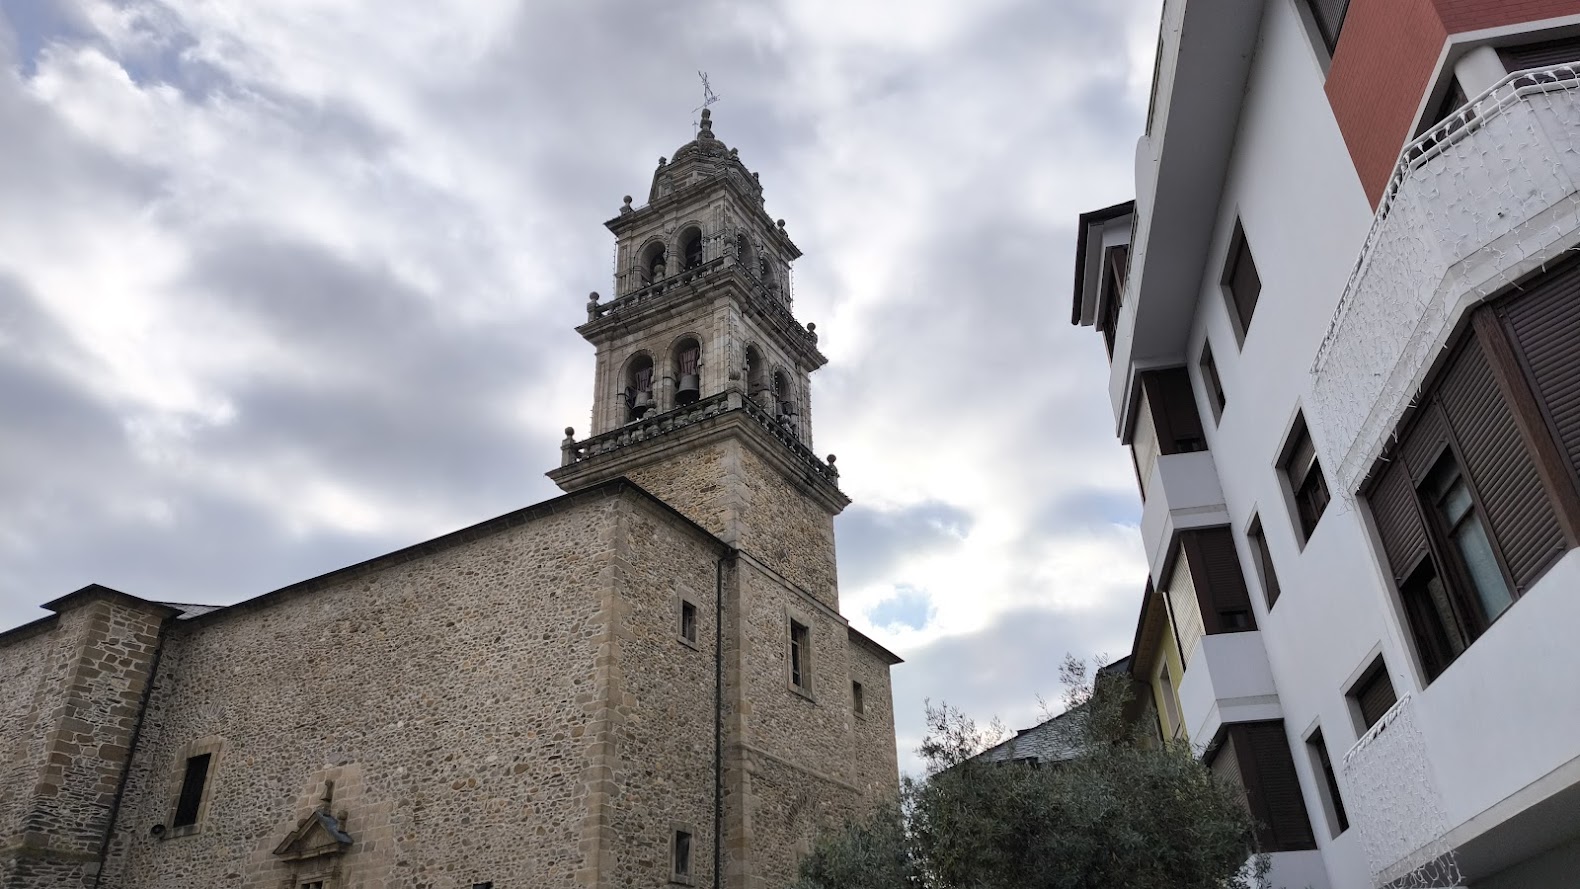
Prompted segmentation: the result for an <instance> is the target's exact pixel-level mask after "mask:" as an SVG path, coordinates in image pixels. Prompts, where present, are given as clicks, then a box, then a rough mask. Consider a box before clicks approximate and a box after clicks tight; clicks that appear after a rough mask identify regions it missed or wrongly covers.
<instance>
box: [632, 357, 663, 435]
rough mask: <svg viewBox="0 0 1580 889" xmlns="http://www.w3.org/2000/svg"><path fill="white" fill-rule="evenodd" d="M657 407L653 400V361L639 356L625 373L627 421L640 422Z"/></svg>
mask: <svg viewBox="0 0 1580 889" xmlns="http://www.w3.org/2000/svg"><path fill="white" fill-rule="evenodd" d="M656 405H657V402H656V401H655V400H654V398H653V359H652V358H651V357H650V356H648V355H638V356H636V357H635V358H633V359H631V363H630V364H628V365H627V366H626V371H625V421H626V422H627V423H630V422H632V421H634V420H640V419H642V417H643V416H644V415H646V414H647V413H648V412H649V411H651V410H653V408H654V407H655V406H656Z"/></svg>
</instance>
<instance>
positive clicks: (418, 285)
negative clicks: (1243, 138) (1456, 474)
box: [0, 0, 1159, 747]
mask: <svg viewBox="0 0 1580 889" xmlns="http://www.w3.org/2000/svg"><path fill="white" fill-rule="evenodd" d="M1158 6H1159V4H1158V3H1157V2H1155V0H1153V2H1149V3H1143V4H1135V5H1132V4H1091V3H1076V2H1054V3H1038V2H1030V0H990V2H984V3H977V4H960V3H944V2H937V0H922V2H916V0H913V2H907V3H904V4H901V3H899V2H898V0H883V2H877V3H869V4H850V3H834V2H831V0H793V2H791V0H784V2H770V0H762V2H745V3H732V4H725V5H721V4H718V3H715V2H709V0H681V2H679V3H671V4H667V5H663V6H657V5H650V4H636V5H630V4H623V5H614V4H598V3H580V4H575V3H573V4H544V3H537V4H531V3H524V2H518V0H468V2H457V3H453V4H450V5H448V6H447V7H446V14H445V15H443V16H435V15H433V14H432V6H431V4H429V3H422V2H417V0H384V2H379V3H376V4H355V3H343V4H314V3H311V2H307V3H293V4H271V3H246V4H214V3H208V2H198V0H161V2H154V0H127V2H113V3H112V2H108V0H82V2H79V3H73V4H12V5H9V6H6V7H5V11H4V12H0V131H3V132H4V133H6V157H7V163H6V164H0V201H3V202H4V205H5V206H6V208H7V212H6V213H5V214H0V405H3V407H4V409H5V420H6V423H7V435H5V436H3V437H0V458H3V459H0V501H3V502H4V503H5V504H6V506H7V508H6V510H5V511H4V512H3V513H0V625H3V624H14V623H20V622H22V621H24V620H29V619H31V618H33V617H35V616H37V615H39V614H40V613H41V612H38V611H37V604H38V603H40V602H43V601H47V600H48V599H51V598H54V597H56V596H58V595H61V594H62V593H65V592H67V591H69V590H71V589H74V588H76V587H78V586H80V585H82V584H83V583H85V582H88V581H98V582H102V583H105V584H107V585H110V586H115V587H120V588H125V589H126V590H127V591H128V592H132V593H136V594H140V595H145V596H150V597H153V598H163V599H174V600H195V601H205V602H218V603H224V602H232V601H236V600H238V599H241V598H245V597H248V596H251V595H255V594H257V593H259V592H261V591H264V590H268V589H271V588H274V587H277V586H281V585H284V584H286V583H290V582H292V581H295V580H299V579H302V578H303V577H306V576H311V575H313V574H317V573H321V572H323V571H327V570H331V569H333V568H336V567H339V566H342V565H345V564H350V563H352V562H355V561H358V560H360V559H363V558H367V557H369V556H372V555H375V554H377V553H379V552H383V551H387V550H390V549H394V548H397V547H399V546H403V545H406V544H409V543H413V542H416V541H419V540H422V539H425V538H427V537H431V536H434V535H436V534H439V533H443V532H445V531H448V530H452V529H454V528H456V527H460V526H462V525H465V524H468V523H471V522H475V521H479V520H481V519H484V518H487V517H489V516H491V515H497V514H499V513H502V512H505V511H508V510H510V509H513V508H516V507H519V506H522V505H524V504H527V503H532V502H535V501H538V500H542V499H545V498H547V497H550V496H553V495H554V494H555V493H557V491H556V489H555V488H554V487H553V486H552V485H551V484H550V483H549V482H548V481H547V480H546V479H545V478H543V476H542V474H541V473H542V472H543V471H544V470H546V469H548V468H550V467H552V466H554V465H556V464H557V462H558V449H557V441H558V438H559V436H560V430H561V429H562V428H563V427H564V426H566V425H573V426H579V427H583V428H585V427H584V419H583V418H585V417H586V416H587V413H586V412H587V410H588V408H589V404H590V397H591V394H592V391H593V380H592V354H591V350H590V349H589V348H588V347H587V345H586V344H585V343H584V342H582V341H581V340H580V339H579V338H578V337H577V336H576V335H575V334H574V332H573V328H574V327H575V326H576V325H577V324H578V323H580V322H581V321H582V320H583V319H584V317H585V316H582V315H581V312H582V306H583V303H584V301H585V299H586V293H587V292H588V291H590V290H600V291H605V292H607V290H608V287H609V283H610V282H609V278H610V271H611V249H612V239H611V238H610V236H609V234H608V233H607V231H605V230H603V229H602V227H601V225H600V223H601V222H602V220H604V219H606V218H609V217H611V216H613V215H614V214H615V213H616V212H617V211H618V208H619V206H620V197H621V196H622V195H624V194H634V195H641V194H643V193H644V189H645V188H646V187H647V185H648V182H649V177H650V175H651V173H652V170H653V168H654V164H655V161H656V160H657V158H658V157H659V156H661V155H664V156H668V155H672V154H673V153H674V151H675V149H676V148H677V147H678V146H680V145H681V144H683V143H684V142H686V141H687V140H689V139H690V138H691V135H692V130H691V122H692V119H693V116H694V115H693V109H694V108H695V107H696V106H697V105H698V104H700V101H701V97H700V84H699V83H698V81H697V79H696V72H697V70H698V69H706V70H707V71H708V72H709V74H710V78H711V80H712V83H713V85H714V88H715V89H716V90H717V92H718V93H719V94H720V95H721V96H723V97H724V101H723V102H722V103H721V104H719V105H718V106H715V129H716V131H717V132H718V134H719V136H720V137H721V138H722V139H724V140H725V141H726V142H727V143H728V144H730V145H731V146H732V147H736V148H738V149H739V150H740V152H741V157H742V159H743V160H745V161H746V163H747V164H748V165H749V166H750V167H751V169H753V170H754V171H757V172H758V173H759V174H760V175H761V177H762V182H763V184H764V186H765V188H766V190H767V201H768V209H769V212H770V213H771V214H772V215H773V216H775V217H776V218H777V217H783V218H784V219H786V221H787V224H788V228H789V231H790V233H791V235H792V236H793V237H794V238H795V239H796V241H797V243H798V244H799V245H800V246H801V248H802V249H803V250H805V251H806V256H805V258H803V259H802V260H800V261H799V262H798V263H797V265H796V269H795V273H794V298H795V305H796V311H797V314H798V316H799V317H800V318H801V319H802V320H808V321H817V322H819V333H820V335H821V337H822V339H821V343H822V346H823V348H824V350H825V351H826V352H827V354H828V355H829V357H830V358H831V363H830V364H829V366H828V367H827V368H825V369H824V370H822V371H820V372H819V373H818V374H816V375H815V377H814V382H813V398H814V411H813V413H814V415H815V418H816V438H817V444H818V451H819V452H820V453H828V452H834V453H837V454H838V455H839V457H840V464H839V465H840V468H841V471H842V484H843V485H844V486H845V487H846V489H847V492H848V493H850V494H851V495H852V497H853V498H854V500H855V505H853V506H852V507H851V508H850V509H848V510H847V511H846V513H845V514H844V515H843V516H841V517H840V518H839V519H838V520H837V521H836V529H837V533H838V540H839V555H840V560H841V566H840V567H841V591H840V592H841V598H842V607H843V609H844V611H845V613H846V614H848V615H851V616H852V620H853V621H854V622H855V623H857V624H858V625H860V626H863V627H864V628H866V629H869V630H870V631H871V632H872V634H873V635H874V637H875V638H877V639H879V641H881V642H883V643H884V644H887V645H890V646H891V647H894V648H895V649H896V650H897V651H899V652H900V653H901V654H902V655H904V656H906V657H907V659H908V661H909V662H908V663H907V664H906V665H905V666H902V667H900V668H898V670H897V671H896V673H895V676H896V705H897V708H898V709H899V711H900V713H901V715H902V716H905V715H906V714H914V715H915V716H916V718H917V719H918V720H919V715H920V707H921V705H920V701H921V699H922V698H923V697H925V696H931V697H933V698H935V699H938V698H947V699H950V700H951V701H952V702H956V703H961V704H970V705H971V706H972V707H973V708H977V707H980V708H982V712H984V713H987V712H992V711H996V712H1000V713H1002V714H1003V715H1005V716H1006V718H1012V719H1019V718H1022V717H1024V718H1029V717H1030V715H1031V714H1030V713H1029V712H1028V711H1026V710H1025V709H1024V708H1025V707H1031V706H1034V705H1033V704H1030V703H1027V702H1030V701H1032V700H1034V697H1035V694H1036V693H1037V692H1038V691H1042V690H1045V689H1048V686H1049V683H1050V682H1051V681H1052V677H1053V676H1054V675H1055V672H1054V667H1055V666H1056V662H1057V657H1058V655H1060V654H1062V653H1063V651H1064V650H1066V649H1069V650H1077V651H1091V650H1108V651H1110V652H1111V653H1114V654H1119V653H1122V652H1121V651H1120V648H1121V647H1122V646H1123V645H1125V644H1126V641H1125V640H1128V633H1129V630H1130V622H1131V621H1132V620H1133V619H1134V615H1133V614H1132V613H1130V611H1131V609H1130V605H1131V604H1132V603H1131V599H1133V598H1134V595H1135V594H1136V593H1137V591H1138V590H1139V583H1140V577H1141V576H1142V572H1143V571H1144V567H1143V559H1142V556H1141V552H1140V546H1139V541H1138V540H1137V535H1136V532H1135V528H1134V523H1135V517H1136V515H1137V512H1138V508H1139V507H1138V505H1137V503H1136V499H1135V480H1134V474H1133V470H1132V469H1131V467H1130V466H1129V465H1128V464H1129V461H1128V459H1127V458H1126V457H1125V455H1124V453H1123V451H1122V450H1121V449H1120V448H1119V447H1118V445H1117V443H1116V442H1115V441H1114V439H1113V434H1112V429H1113V419H1112V416H1111V415H1110V413H1109V408H1108V405H1107V400H1106V379H1107V373H1108V368H1107V365H1106V362H1105V359H1104V355H1103V351H1102V347H1101V345H1100V342H1099V341H1098V338H1097V337H1095V336H1094V335H1092V334H1091V331H1089V330H1078V329H1074V328H1071V327H1070V326H1069V325H1068V324H1067V322H1066V319H1067V317H1068V316H1067V314H1066V313H1065V308H1064V307H1065V306H1066V305H1067V303H1066V300H1067V299H1068V298H1069V293H1068V288H1069V281H1070V278H1071V272H1070V263H1071V258H1072V252H1073V244H1074V231H1073V221H1074V219H1075V217H1076V215H1077V214H1078V213H1080V212H1081V211H1083V210H1088V209H1091V208H1093V207H1097V206H1104V205H1107V204H1110V203H1113V202H1114V201H1117V200H1121V199H1123V198H1125V197H1128V196H1129V194H1130V185H1129V182H1130V176H1131V163H1130V160H1129V158H1128V149H1129V146H1130V145H1131V144H1132V143H1133V141H1134V138H1135V136H1136V135H1137V134H1138V133H1139V132H1140V128H1141V125H1142V122H1143V120H1144V115H1145V111H1146V104H1147V94H1146V90H1147V87H1148V81H1149V78H1150V72H1151V65H1152V60H1153V51H1154V48H1155V38H1156V27H1157V20H1158ZM678 23H684V26H679V25H678ZM896 591H899V592H898V594H897V592H896ZM920 591H925V593H922V592H920ZM1039 634H1041V635H1040V636H1039ZM1039 639H1040V641H1039ZM906 718H910V717H906ZM917 725H919V722H907V723H904V724H903V726H902V732H903V733H904V735H905V738H904V739H902V747H906V746H907V745H909V746H914V740H915V738H914V735H915V734H916V732H915V728H916V726H917Z"/></svg>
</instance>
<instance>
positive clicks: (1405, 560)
mask: <svg viewBox="0 0 1580 889" xmlns="http://www.w3.org/2000/svg"><path fill="white" fill-rule="evenodd" d="M1366 499H1367V502H1368V503H1370V504H1371V508H1372V520H1373V521H1375V522H1376V523H1377V536H1378V537H1380V538H1382V545H1383V552H1384V553H1385V554H1386V555H1387V556H1388V569H1389V573H1390V574H1391V575H1392V576H1393V581H1394V583H1395V584H1398V585H1403V584H1404V581H1405V578H1407V577H1409V576H1410V572H1411V571H1414V570H1415V566H1416V565H1419V564H1421V559H1422V558H1424V557H1425V556H1426V554H1427V544H1426V523H1425V522H1423V521H1422V520H1421V510H1420V507H1419V504H1418V501H1417V500H1416V495H1415V485H1414V484H1413V483H1412V482H1411V481H1410V473H1409V467H1408V466H1407V465H1405V463H1404V459H1403V456H1402V455H1400V454H1395V458H1394V461H1393V462H1392V463H1390V464H1388V467H1387V468H1386V469H1384V470H1383V472H1382V474H1381V475H1380V476H1379V477H1378V479H1377V483H1376V484H1375V485H1374V486H1373V487H1372V490H1371V493H1370V494H1368V495H1367V498H1366Z"/></svg>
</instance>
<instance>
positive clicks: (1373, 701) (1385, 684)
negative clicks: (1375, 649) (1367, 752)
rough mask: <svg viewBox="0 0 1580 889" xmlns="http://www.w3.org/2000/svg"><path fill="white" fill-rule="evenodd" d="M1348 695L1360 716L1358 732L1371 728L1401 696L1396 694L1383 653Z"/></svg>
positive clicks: (1357, 725)
mask: <svg viewBox="0 0 1580 889" xmlns="http://www.w3.org/2000/svg"><path fill="white" fill-rule="evenodd" d="M1347 697H1348V698H1349V699H1350V702H1351V703H1352V704H1353V707H1354V713H1355V715H1356V716H1357V717H1359V719H1358V720H1357V724H1356V726H1355V728H1356V732H1357V733H1358V734H1365V733H1366V732H1367V731H1368V730H1370V729H1371V727H1372V726H1374V725H1376V724H1377V722H1378V720H1380V719H1382V718H1383V714H1385V713H1387V712H1388V709H1389V708H1390V707H1392V706H1393V705H1394V702H1395V701H1397V700H1398V699H1399V698H1398V696H1396V695H1395V694H1394V690H1393V680H1392V679H1391V678H1390V677H1389V676H1388V664H1387V662H1386V661H1384V660H1383V658H1382V655H1378V656H1377V659H1376V660H1375V661H1373V662H1372V664H1371V666H1369V667H1367V668H1366V672H1365V673H1364V674H1362V676H1361V678H1360V679H1359V680H1357V681H1356V683H1355V685H1354V686H1353V687H1352V688H1351V689H1350V691H1349V694H1348V695H1347Z"/></svg>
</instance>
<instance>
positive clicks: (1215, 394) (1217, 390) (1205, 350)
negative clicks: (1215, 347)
mask: <svg viewBox="0 0 1580 889" xmlns="http://www.w3.org/2000/svg"><path fill="white" fill-rule="evenodd" d="M1198 366H1199V367H1200V368H1201V382H1202V387H1203V388H1205V389H1206V390H1207V406H1208V407H1210V408H1212V421H1213V422H1214V423H1216V422H1218V420H1219V419H1221V418H1222V417H1223V409H1224V408H1225V407H1228V406H1229V399H1228V397H1227V396H1225V395H1224V394H1223V380H1221V379H1219V378H1218V363H1217V362H1216V361H1213V360H1212V343H1210V342H1207V343H1202V346H1201V361H1200V362H1198Z"/></svg>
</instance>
